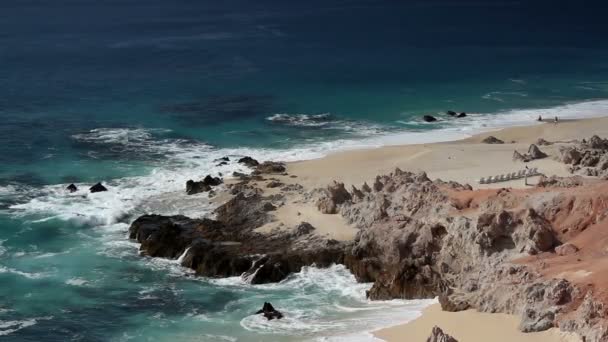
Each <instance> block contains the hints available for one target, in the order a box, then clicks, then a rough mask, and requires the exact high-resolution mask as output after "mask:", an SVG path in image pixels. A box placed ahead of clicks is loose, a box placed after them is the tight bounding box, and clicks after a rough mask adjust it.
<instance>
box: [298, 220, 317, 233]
mask: <svg viewBox="0 0 608 342" xmlns="http://www.w3.org/2000/svg"><path fill="white" fill-rule="evenodd" d="M313 231H315V227H313V226H312V225H311V224H310V223H308V222H301V223H300V224H299V225H298V226H297V227H296V230H295V235H296V236H303V235H308V234H310V233H312V232H313Z"/></svg>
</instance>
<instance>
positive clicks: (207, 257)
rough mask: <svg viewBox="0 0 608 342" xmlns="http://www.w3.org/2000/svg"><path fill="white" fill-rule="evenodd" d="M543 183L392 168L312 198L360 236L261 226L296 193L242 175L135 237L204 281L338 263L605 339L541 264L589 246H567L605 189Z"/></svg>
mask: <svg viewBox="0 0 608 342" xmlns="http://www.w3.org/2000/svg"><path fill="white" fill-rule="evenodd" d="M594 144H596V146H599V143H598V142H597V141H596V142H594ZM542 183H543V185H542V186H539V187H535V188H532V189H528V190H508V189H501V190H498V191H496V190H478V191H473V190H472V189H471V187H470V186H468V185H461V184H458V183H455V182H443V181H441V180H435V181H431V180H430V179H429V178H428V177H427V175H426V174H425V173H424V172H421V173H411V172H405V171H402V170H400V169H396V170H395V171H394V172H393V173H391V174H389V175H383V176H378V177H376V179H375V180H374V182H373V186H372V187H370V186H368V185H367V184H366V183H364V184H363V185H362V186H361V187H360V190H359V189H358V188H357V187H351V189H352V191H350V192H349V191H348V190H347V189H346V187H345V185H344V184H343V183H339V182H334V183H333V184H331V185H330V186H328V187H327V188H324V189H316V190H312V191H310V192H307V193H305V194H304V195H303V198H304V199H305V200H307V201H310V202H312V203H315V204H316V206H317V208H318V209H319V210H320V211H321V212H322V213H326V214H339V215H341V216H342V217H343V218H344V220H345V221H346V222H348V223H349V224H351V225H352V226H354V227H356V228H357V229H358V230H359V232H358V234H357V236H356V238H355V239H354V241H352V242H338V241H335V240H331V239H328V238H325V237H323V236H320V235H318V234H316V230H315V229H314V227H312V226H311V225H310V224H308V223H306V222H301V223H300V224H298V225H297V227H292V228H293V229H291V231H289V230H277V231H273V232H271V233H266V234H262V233H258V232H257V231H256V228H259V227H261V226H263V225H264V224H266V223H268V222H270V221H271V220H273V219H274V218H273V210H274V209H272V208H278V207H281V206H282V205H283V202H284V199H285V196H288V194H289V192H287V190H285V191H283V190H282V191H283V192H281V193H279V194H275V195H269V196H264V195H263V190H262V189H260V188H257V187H256V186H255V184H253V182H251V178H244V179H243V180H242V181H241V182H239V183H237V184H234V185H231V186H230V189H229V191H230V193H232V194H233V195H234V196H233V197H232V198H231V199H230V200H228V201H227V202H226V203H224V204H222V205H220V206H219V207H218V208H217V210H216V211H215V215H216V217H215V219H214V220H211V219H190V218H187V217H184V216H169V217H167V216H157V215H144V216H142V217H140V218H138V219H137V220H135V222H133V224H132V225H131V227H130V229H129V232H130V237H131V238H132V239H136V240H137V241H138V242H140V243H141V247H140V249H141V252H142V253H143V254H145V255H149V256H155V257H164V258H172V259H177V258H178V257H179V256H182V257H181V259H180V260H181V262H182V265H183V266H185V267H189V268H192V269H193V270H195V271H196V273H197V274H198V275H202V276H208V277H228V276H241V277H243V279H245V280H247V281H249V282H250V283H252V284H261V283H268V282H277V281H280V280H282V279H285V277H287V275H288V274H290V273H292V272H298V271H300V269H301V268H302V267H303V266H307V265H312V264H315V265H317V266H318V267H326V266H329V265H331V264H333V263H341V264H344V265H345V266H346V267H348V268H349V269H350V270H351V272H352V273H353V274H354V275H355V277H356V278H357V279H358V280H359V281H364V282H373V286H372V287H371V289H370V290H369V291H368V296H369V298H370V299H392V298H403V299H414V298H432V297H435V296H439V298H440V304H441V305H442V307H443V308H444V309H445V310H449V311H460V310H465V309H468V308H473V309H476V310H480V311H486V312H504V313H510V314H516V315H520V316H521V318H522V319H521V322H520V329H521V330H522V331H542V330H546V329H548V328H550V327H555V326H560V327H561V328H563V329H567V330H570V331H576V332H578V333H579V334H581V335H582V336H589V337H597V336H599V337H600V338H599V339H594V341H595V340H598V341H606V340H607V337H606V336H608V330H606V328H605V326H606V325H605V315H606V313H605V311H604V309H603V306H602V305H603V304H602V302H601V301H598V300H597V299H596V298H595V297H594V296H593V295H592V294H591V291H590V288H588V287H586V284H578V283H573V282H570V281H568V280H565V279H560V277H546V278H545V277H543V275H542V272H543V268H542V267H539V266H538V265H537V264H538V262H539V260H543V258H545V259H546V258H549V257H550V256H556V254H555V253H560V254H563V255H564V256H558V257H560V258H565V257H568V256H569V255H572V254H574V255H575V256H578V255H579V254H580V253H581V252H582V251H584V248H581V250H580V251H578V247H577V251H574V252H572V251H573V248H572V247H570V246H568V244H567V243H564V242H566V241H567V239H569V238H571V237H574V236H577V234H580V233H581V232H585V231H587V230H588V229H591V228H589V227H594V226H595V225H597V224H604V223H605V222H608V221H606V220H605V219H606V218H607V217H608V215H606V214H605V213H606V212H608V191H605V190H607V189H608V184H604V186H603V187H598V186H597V185H586V184H585V183H582V182H581V183H580V184H577V185H576V186H570V185H569V184H570V183H568V182H566V181H565V180H564V179H559V178H550V179H546V180H545V181H543V182H542ZM290 185H294V186H295V184H290ZM287 187H288V186H286V187H284V189H286V188H287ZM297 191H300V192H303V191H304V190H303V189H302V188H301V186H300V187H299V188H298V189H297ZM269 209H270V210H269ZM602 246H603V245H602ZM602 248H604V247H602ZM602 253H603V252H602ZM593 310H600V311H601V312H599V313H598V312H594V311H593Z"/></svg>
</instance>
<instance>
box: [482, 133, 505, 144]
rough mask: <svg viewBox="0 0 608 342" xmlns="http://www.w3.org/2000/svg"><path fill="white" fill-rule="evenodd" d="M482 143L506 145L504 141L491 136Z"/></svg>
mask: <svg viewBox="0 0 608 342" xmlns="http://www.w3.org/2000/svg"><path fill="white" fill-rule="evenodd" d="M481 142H482V143H484V144H504V143H505V142H504V141H502V140H500V139H498V138H497V137H495V136H492V135H490V136H489V137H487V138H485V139H483V140H482V141H481Z"/></svg>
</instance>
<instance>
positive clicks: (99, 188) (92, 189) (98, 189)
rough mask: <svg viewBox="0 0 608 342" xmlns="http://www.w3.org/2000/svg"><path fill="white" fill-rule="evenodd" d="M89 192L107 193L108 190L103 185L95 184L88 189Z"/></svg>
mask: <svg viewBox="0 0 608 342" xmlns="http://www.w3.org/2000/svg"><path fill="white" fill-rule="evenodd" d="M89 191H90V192H91V193H94V192H102V191H108V189H107V188H106V187H105V186H103V184H101V183H97V184H95V185H93V186H92V187H90V188H89Z"/></svg>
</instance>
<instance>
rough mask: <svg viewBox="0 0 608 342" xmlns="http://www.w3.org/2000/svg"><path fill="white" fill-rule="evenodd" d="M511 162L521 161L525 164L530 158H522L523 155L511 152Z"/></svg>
mask: <svg viewBox="0 0 608 342" xmlns="http://www.w3.org/2000/svg"><path fill="white" fill-rule="evenodd" d="M513 161H522V162H524V163H527V162H529V161H530V158H529V157H528V156H524V155H523V154H521V153H519V152H517V151H513Z"/></svg>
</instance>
